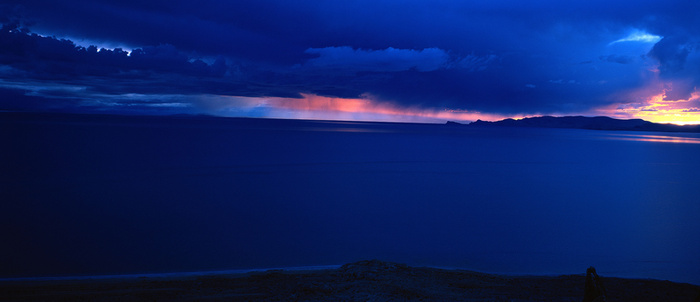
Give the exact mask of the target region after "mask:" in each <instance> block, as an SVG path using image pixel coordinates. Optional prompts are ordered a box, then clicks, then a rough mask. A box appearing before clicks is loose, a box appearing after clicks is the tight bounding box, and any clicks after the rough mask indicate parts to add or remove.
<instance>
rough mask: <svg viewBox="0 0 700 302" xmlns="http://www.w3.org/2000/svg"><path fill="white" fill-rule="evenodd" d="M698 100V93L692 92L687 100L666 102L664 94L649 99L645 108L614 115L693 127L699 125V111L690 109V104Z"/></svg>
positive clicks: (625, 110) (619, 110)
mask: <svg viewBox="0 0 700 302" xmlns="http://www.w3.org/2000/svg"><path fill="white" fill-rule="evenodd" d="M698 100H700V92H694V93H693V94H692V95H691V97H690V98H688V99H687V100H677V101H667V100H666V94H665V92H664V93H661V94H657V95H654V96H651V97H649V98H648V100H647V101H646V104H647V105H646V106H643V107H639V108H626V109H617V112H616V114H615V115H619V114H620V113H622V114H624V115H627V116H631V117H633V118H640V119H643V120H646V121H650V122H653V123H664V124H676V125H695V124H700V109H699V108H696V107H692V106H691V104H690V103H691V102H692V101H698Z"/></svg>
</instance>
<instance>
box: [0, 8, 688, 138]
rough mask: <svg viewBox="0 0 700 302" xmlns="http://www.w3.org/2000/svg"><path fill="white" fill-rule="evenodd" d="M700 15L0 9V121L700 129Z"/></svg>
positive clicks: (673, 11)
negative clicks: (100, 116) (190, 118)
mask: <svg viewBox="0 0 700 302" xmlns="http://www.w3.org/2000/svg"><path fill="white" fill-rule="evenodd" d="M698 11H700V2H698V1H687V0H682V1H678V0H664V1H660V0H637V1H611V0H606V1H602V0H586V1H578V0H576V1H554V0H543V1H521V0H517V1H516V0H489V1H440V0H431V1H412V0H404V1H397V0H394V1H388V0H371V1H365V0H357V1H292V0H252V1H247V0H239V1H214V0H199V1H184V0H168V1H160V0H155V1H141V0H118V1H117V0H89V1H87V0H73V1H52V0H51V1H49V0H21V1H17V0H5V1H3V3H2V4H0V23H2V29H1V30H0V110H4V111H57V112H81V113H117V114H211V115H219V116H241V117H270V118H303V119H331V120H366V121H398V122H444V121H447V120H453V121H474V120H476V119H482V120H498V119H502V118H521V117H527V116H537V115H555V116H564V115H585V116H598V115H604V116H611V117H615V118H625V119H626V118H642V119H645V120H649V121H654V122H671V123H679V124H683V123H700V92H699V91H698V90H697V87H698V84H699V82H700V19H699V18H697V16H696V14H697V12H698Z"/></svg>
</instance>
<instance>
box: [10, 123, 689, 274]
mask: <svg viewBox="0 0 700 302" xmlns="http://www.w3.org/2000/svg"><path fill="white" fill-rule="evenodd" d="M0 124H1V126H2V127H1V128H0V140H1V141H2V142H3V145H2V148H1V149H0V158H1V159H2V166H0V169H1V170H0V171H1V172H0V199H1V200H2V203H1V205H0V221H2V223H3V228H2V231H0V232H2V234H1V235H2V238H3V241H4V244H3V246H4V248H3V249H0V259H3V260H1V261H2V266H0V277H5V278H6V277H39V276H60V275H93V274H115V273H146V272H177V271H201V270H223V269H248V268H265V267H285V266H305V265H330V264H342V263H347V262H351V261H356V260H363V259H382V260H388V261H396V262H403V263H408V264H411V265H428V266H442V267H445V266H447V267H460V268H467V269H474V270H480V271H487V272H498V273H516V274H569V273H584V272H585V269H586V268H587V267H588V266H595V267H596V268H597V270H598V272H599V273H600V274H601V275H615V276H627V277H643V278H657V279H668V280H672V281H680V282H690V283H695V284H700V258H699V257H698V255H700V240H698V238H700V219H699V218H698V217H700V185H699V184H700V173H698V172H699V171H700V156H699V155H700V144H698V142H700V139H699V138H698V136H697V135H692V134H683V135H674V134H663V133H642V132H607V131H587V130H568V129H522V128H521V129H515V128H488V129H487V128H481V129H474V128H468V127H450V126H445V125H393V124H368V123H340V122H308V121H306V122H304V121H275V120H247V119H233V120H221V119H210V118H184V117H183V118H136V117H134V118H123V117H121V118H120V117H79V116H78V117H76V116H71V117H64V118H55V117H53V118H47V117H31V118H28V117H22V118H18V117H7V116H3V117H2V119H0Z"/></svg>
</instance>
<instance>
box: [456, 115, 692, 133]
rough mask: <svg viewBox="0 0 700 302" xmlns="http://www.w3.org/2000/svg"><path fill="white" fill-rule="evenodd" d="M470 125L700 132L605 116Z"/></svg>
mask: <svg viewBox="0 0 700 302" xmlns="http://www.w3.org/2000/svg"><path fill="white" fill-rule="evenodd" d="M467 126H470V127H534V128H572V129H589V130H621V131H658V132H700V125H683V126H681V125H674V124H657V123H652V122H648V121H645V120H641V119H630V120H620V119H614V118H610V117H606V116H596V117H585V116H563V117H554V116H540V117H529V118H524V119H519V120H514V119H505V120H501V121H496V122H486V121H482V120H477V121H476V122H473V123H470V124H468V125H467Z"/></svg>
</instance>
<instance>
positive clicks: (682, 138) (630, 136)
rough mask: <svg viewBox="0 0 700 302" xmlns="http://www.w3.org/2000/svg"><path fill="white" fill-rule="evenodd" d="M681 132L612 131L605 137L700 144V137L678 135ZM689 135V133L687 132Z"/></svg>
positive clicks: (604, 136) (637, 140)
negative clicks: (633, 132) (659, 133)
mask: <svg viewBox="0 0 700 302" xmlns="http://www.w3.org/2000/svg"><path fill="white" fill-rule="evenodd" d="M678 135H679V134H675V133H674V134H669V135H652V134H636V133H635V134H632V133H610V134H606V135H603V136H602V137H603V138H604V139H611V140H623V141H636V142H652V143H676V144H700V138H698V137H692V136H678ZM685 135H689V134H685Z"/></svg>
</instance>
